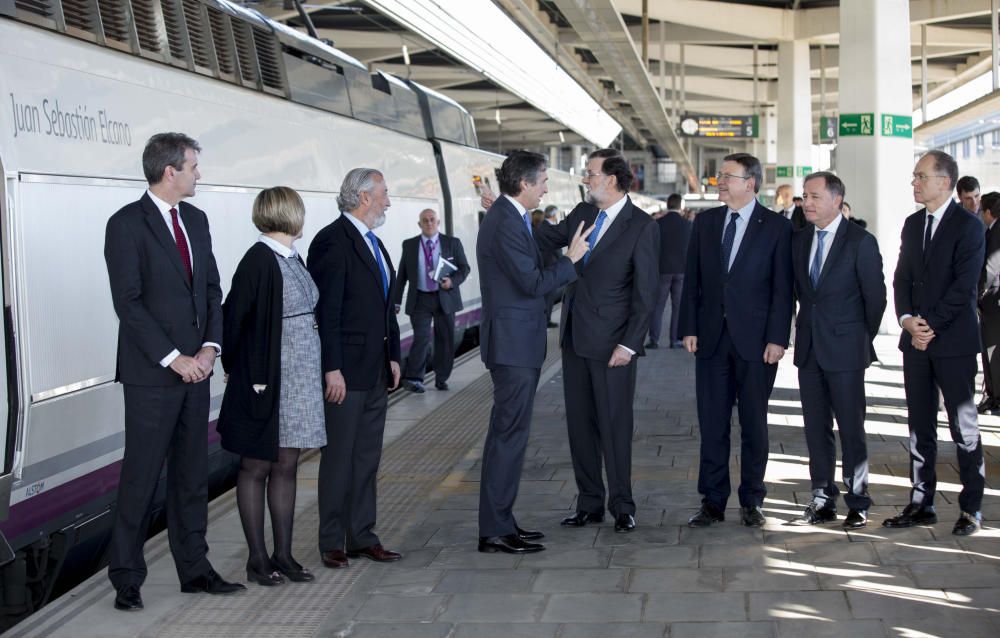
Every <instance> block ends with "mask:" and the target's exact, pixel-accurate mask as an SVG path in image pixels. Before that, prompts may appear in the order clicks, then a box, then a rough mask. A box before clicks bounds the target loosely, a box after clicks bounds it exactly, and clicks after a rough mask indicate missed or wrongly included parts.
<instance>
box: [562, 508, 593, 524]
mask: <svg viewBox="0 0 1000 638" xmlns="http://www.w3.org/2000/svg"><path fill="white" fill-rule="evenodd" d="M603 522H604V514H603V513H601V514H594V513H592V512H584V511H583V510H579V511H577V513H576V514H573V515H572V516H567V517H566V518H564V519H562V521H561V522H560V523H559V524H560V525H565V526H566V527H583V526H584V525H586V524H587V523H603Z"/></svg>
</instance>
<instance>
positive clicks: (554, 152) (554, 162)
mask: <svg viewBox="0 0 1000 638" xmlns="http://www.w3.org/2000/svg"><path fill="white" fill-rule="evenodd" d="M561 150H562V149H560V148H559V147H558V146H550V147H549V168H551V169H554V170H559V169H560V167H559V152H560V151H561Z"/></svg>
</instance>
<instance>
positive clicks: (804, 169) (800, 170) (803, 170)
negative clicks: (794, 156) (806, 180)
mask: <svg viewBox="0 0 1000 638" xmlns="http://www.w3.org/2000/svg"><path fill="white" fill-rule="evenodd" d="M811 172H813V167H812V166H796V167H795V174H796V175H798V176H799V177H805V176H806V175H808V174H809V173H811Z"/></svg>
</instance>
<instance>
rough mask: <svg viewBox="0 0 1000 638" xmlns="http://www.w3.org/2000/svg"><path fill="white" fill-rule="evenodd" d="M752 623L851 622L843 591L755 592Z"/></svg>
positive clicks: (752, 599) (751, 607) (751, 600)
mask: <svg viewBox="0 0 1000 638" xmlns="http://www.w3.org/2000/svg"><path fill="white" fill-rule="evenodd" d="M748 596H749V600H750V620H779V619H784V620H809V619H828V620H840V619H847V618H851V610H850V609H849V608H848V606H847V599H846V598H845V597H844V593H843V592H839V591H802V592H800V591H783V592H752V593H750V594H748Z"/></svg>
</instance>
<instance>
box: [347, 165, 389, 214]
mask: <svg viewBox="0 0 1000 638" xmlns="http://www.w3.org/2000/svg"><path fill="white" fill-rule="evenodd" d="M376 176H378V177H382V172H381V171H377V170H375V169H374V168H352V169H351V170H350V171H348V173H347V175H346V176H345V177H344V182H343V183H342V184H341V185H340V194H339V195H337V206H338V207H339V208H340V210H342V211H345V212H347V211H352V210H355V209H357V208H358V207H359V206H361V193H370V192H371V191H372V189H373V188H375V177H376Z"/></svg>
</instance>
